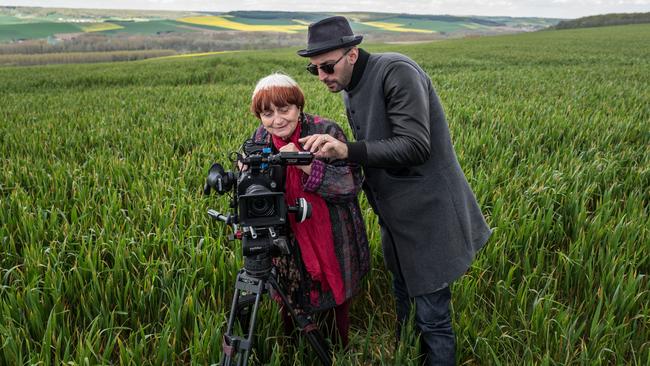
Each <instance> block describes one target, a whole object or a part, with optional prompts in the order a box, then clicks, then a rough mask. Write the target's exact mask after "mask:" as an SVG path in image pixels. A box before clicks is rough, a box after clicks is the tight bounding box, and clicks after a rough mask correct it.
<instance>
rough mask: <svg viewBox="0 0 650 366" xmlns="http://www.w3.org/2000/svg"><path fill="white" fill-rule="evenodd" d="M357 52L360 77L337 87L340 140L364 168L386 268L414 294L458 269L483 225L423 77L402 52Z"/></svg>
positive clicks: (480, 238)
mask: <svg viewBox="0 0 650 366" xmlns="http://www.w3.org/2000/svg"><path fill="white" fill-rule="evenodd" d="M364 53H365V52H363V51H362V57H361V58H360V60H359V61H361V62H362V64H361V67H360V68H359V69H360V70H363V74H362V76H361V77H360V78H359V75H356V81H355V76H353V83H356V85H352V88H351V89H350V90H347V91H343V93H342V94H343V101H344V103H345V107H346V111H347V115H348V121H349V123H350V126H351V128H352V131H353V133H354V135H355V137H356V140H357V142H356V143H351V144H349V145H348V147H349V152H350V156H349V159H350V160H351V161H353V162H358V163H360V164H362V165H363V167H364V172H365V177H366V181H365V185H364V191H365V192H366V195H367V197H368V200H369V202H370V204H371V205H372V207H373V209H374V210H375V212H376V213H377V214H378V215H379V219H380V224H381V229H382V247H383V251H384V259H385V262H386V265H387V267H388V268H389V269H390V270H391V271H392V272H393V273H394V274H396V275H401V276H403V278H404V280H405V283H406V286H407V289H408V292H409V295H410V296H411V297H412V296H418V295H422V294H426V293H430V292H433V291H436V290H438V289H440V288H442V287H444V286H446V285H449V284H451V282H452V281H454V280H455V279H457V278H458V277H460V276H461V275H462V274H463V273H465V271H467V269H468V268H469V266H470V264H471V262H472V260H473V259H474V256H475V253H476V252H477V251H478V250H479V249H480V248H481V247H482V246H483V245H484V244H485V243H486V242H487V240H488V238H489V237H490V234H491V230H490V229H489V227H488V226H487V224H486V223H485V219H484V218H483V215H482V214H481V211H480V209H479V206H478V203H477V202H476V198H475V197H474V193H473V192H472V190H471V188H470V187H469V184H468V183H467V180H466V178H465V175H464V173H463V171H462V170H461V167H460V165H459V164H458V160H457V159H456V154H455V152H454V147H453V145H452V143H451V138H450V135H449V128H448V126H447V121H446V119H445V116H444V112H443V109H442V106H441V105H440V101H439V100H438V97H437V95H436V93H435V91H434V88H433V86H432V83H431V80H430V78H429V77H428V75H427V74H426V73H425V72H424V71H423V70H422V69H421V68H420V67H419V66H418V65H417V64H416V63H415V62H414V61H413V60H411V59H409V58H407V57H406V56H404V55H401V54H397V53H385V54H371V55H369V57H368V54H367V53H365V57H364ZM366 60H367V63H366ZM364 64H365V69H364V68H363V65H364ZM358 72H359V70H358V69H357V66H356V65H355V73H358Z"/></svg>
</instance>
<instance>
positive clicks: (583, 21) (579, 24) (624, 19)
mask: <svg viewBox="0 0 650 366" xmlns="http://www.w3.org/2000/svg"><path fill="white" fill-rule="evenodd" d="M639 23H650V13H615V14H604V15H594V16H590V17H583V18H578V19H572V20H563V21H561V22H559V23H558V24H557V25H556V26H555V27H552V28H554V29H571V28H589V27H605V26H609V25H624V24H639Z"/></svg>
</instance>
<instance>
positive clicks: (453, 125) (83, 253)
mask: <svg viewBox="0 0 650 366" xmlns="http://www.w3.org/2000/svg"><path fill="white" fill-rule="evenodd" d="M648 44H650V25H636V26H620V27H608V28H597V29H584V30H572V31H548V32H537V33H530V34H521V35H516V36H499V37H485V38H472V39H464V40H450V41H440V42H435V43H429V44H420V45H403V46H388V45H368V46H367V47H366V48H367V49H368V50H369V51H371V52H380V51H398V52H403V53H405V54H407V55H409V56H411V57H412V58H414V59H415V60H416V61H418V62H419V63H420V64H421V65H422V66H423V68H424V69H425V70H426V71H427V72H428V74H429V75H430V76H431V78H432V80H433V83H434V85H435V86H436V88H437V91H438V93H439V95H440V97H441V100H442V103H443V105H444V107H445V111H446V114H447V117H448V120H449V125H450V129H451V134H452V138H453V141H454V145H455V148H456V151H457V153H458V157H459V160H460V162H461V165H462V166H463V168H464V170H465V173H466V175H467V177H468V180H469V182H470V184H471V185H472V187H473V189H474V191H475V193H476V195H477V197H478V199H479V201H480V204H481V206H482V209H483V211H484V213H485V214H486V216H487V220H488V223H489V224H490V226H491V227H493V228H494V235H493V237H492V238H491V239H490V242H489V243H488V244H487V246H486V247H485V248H484V249H483V250H482V251H481V252H480V253H479V254H478V256H477V259H476V261H475V262H474V264H473V266H472V267H471V268H470V270H469V271H468V273H467V274H466V275H465V276H463V277H462V278H461V279H460V280H459V281H457V282H456V283H454V284H453V286H452V289H453V321H454V327H455V330H456V332H457V357H458V363H459V364H470V365H497V364H505V365H522V364H526V365H533V364H534V365H537V364H540V365H552V364H555V365H569V364H575V365H599V364H603V365H609V364H629V365H648V364H650V305H649V304H650V283H649V280H648V272H649V270H650V260H649V258H650V256H649V255H648V253H650V215H649V213H650V207H649V205H650V88H649V87H648V86H649V85H650V72H648V70H650V47H648V46H647V45H648ZM295 51H296V50H295V49H291V50H276V51H263V52H239V53H232V54H222V55H216V56H209V57H197V58H179V59H165V60H146V61H136V62H128V63H106V64H79V65H51V66H43V67H4V68H0V85H2V88H0V121H1V123H0V159H1V160H0V165H1V166H2V169H1V170H0V319H2V321H0V365H21V364H37V363H38V364H45V365H49V364H57V365H58V364H70V365H77V364H128V365H152V364H156V365H158V364H181V363H193V364H210V363H216V362H218V360H219V357H220V349H221V336H222V332H223V331H224V324H225V322H226V315H227V311H228V308H229V306H230V301H231V296H232V291H233V283H234V279H235V275H236V273H237V270H238V269H239V268H240V267H241V265H242V256H241V251H240V245H239V243H238V242H229V241H227V240H226V239H225V235H226V234H227V230H226V229H224V228H223V227H222V225H220V224H219V223H216V222H213V221H211V220H210V219H209V218H208V216H207V215H206V210H207V209H208V208H215V209H218V210H220V211H223V210H224V209H226V208H227V207H226V203H227V199H226V197H216V196H212V197H207V198H206V197H203V196H202V195H201V191H202V185H203V181H204V178H205V175H206V173H207V170H208V168H209V166H210V164H211V163H212V162H213V161H220V162H226V161H227V157H228V155H229V152H230V151H233V150H235V149H236V148H237V147H238V145H239V144H240V143H241V142H242V141H243V140H244V139H245V138H246V137H247V136H249V134H250V132H251V131H252V130H253V129H254V128H256V126H257V122H256V120H255V119H254V118H253V117H252V116H251V115H250V112H248V103H249V101H250V95H251V92H252V90H253V87H254V85H255V83H256V81H257V80H258V79H259V78H260V77H263V76H265V75H267V74H269V73H271V72H274V71H284V72H286V73H289V74H290V75H292V76H294V77H295V78H296V79H297V81H298V82H299V83H300V84H301V85H302V87H303V90H304V91H305V94H306V97H307V105H306V110H307V111H308V112H311V113H317V114H321V115H324V116H327V117H330V118H333V119H335V120H337V121H339V122H340V123H342V124H343V125H346V124H347V123H346V120H345V112H344V109H343V105H342V102H341V100H340V96H338V95H335V94H330V93H329V92H327V91H326V88H325V87H324V86H323V85H320V84H319V82H318V80H316V79H315V78H314V77H312V76H310V75H309V74H308V73H306V72H305V71H304V66H305V64H306V63H307V62H306V60H304V59H301V58H299V57H298V56H296V55H295ZM346 130H348V128H347V125H346ZM348 131H349V130H348ZM404 204H408V202H405V203H404ZM362 206H363V209H364V212H365V213H366V216H365V217H366V221H367V225H368V228H369V235H370V239H371V246H372V252H373V256H372V260H373V269H372V272H371V273H370V274H369V276H367V278H366V282H365V286H364V291H363V293H362V294H361V295H360V296H359V297H358V298H357V300H356V302H355V303H354V304H353V307H352V329H351V350H350V351H349V352H347V353H344V352H342V351H340V350H337V351H336V352H335V359H336V364H338V365H358V364H366V365H376V364H377V365H415V364H417V363H416V362H415V361H414V359H415V357H417V349H416V347H414V346H413V344H415V342H414V341H413V338H414V337H415V335H414V334H413V332H412V331H410V332H408V334H407V336H406V338H407V339H406V342H403V343H402V344H400V345H399V346H398V347H397V349H395V348H394V344H393V332H394V320H395V318H394V312H393V308H392V307H393V300H392V297H391V296H389V295H387V294H390V293H391V290H390V286H389V278H390V276H389V274H388V273H387V272H386V270H385V269H384V267H383V264H382V259H381V252H380V244H379V233H378V228H377V218H376V217H375V216H374V215H373V214H372V213H371V211H370V209H369V208H368V205H367V203H366V202H365V199H362ZM414 220H417V218H414ZM258 319H259V326H258V332H257V338H256V342H257V343H256V347H255V354H254V356H253V357H254V359H255V360H257V361H259V362H260V363H261V362H263V363H268V364H271V365H301V364H304V365H311V364H314V363H315V357H314V356H313V352H312V351H311V350H310V349H309V347H308V345H307V344H306V343H305V342H304V341H299V342H298V343H296V344H294V343H292V342H291V341H290V340H288V339H286V338H284V337H283V336H282V326H281V322H280V317H279V315H278V312H277V305H275V304H274V303H273V302H272V301H270V300H268V301H264V303H263V306H262V308H261V309H260V313H259V314H258Z"/></svg>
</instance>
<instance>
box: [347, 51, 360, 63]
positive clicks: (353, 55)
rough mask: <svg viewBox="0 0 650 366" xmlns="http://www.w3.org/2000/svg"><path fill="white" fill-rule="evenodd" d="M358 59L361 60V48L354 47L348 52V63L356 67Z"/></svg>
mask: <svg viewBox="0 0 650 366" xmlns="http://www.w3.org/2000/svg"><path fill="white" fill-rule="evenodd" d="M358 59H359V48H358V47H352V49H351V50H350V52H348V61H349V62H350V64H352V65H354V64H355V63H356V62H357V60H358Z"/></svg>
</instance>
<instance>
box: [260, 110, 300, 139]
mask: <svg viewBox="0 0 650 366" xmlns="http://www.w3.org/2000/svg"><path fill="white" fill-rule="evenodd" d="M299 117H300V109H298V107H297V106H296V105H295V104H288V105H286V106H284V107H279V108H278V107H276V106H275V105H273V104H271V108H270V109H267V110H265V111H262V113H260V120H262V125H263V126H264V128H265V129H266V130H267V131H268V132H269V133H270V134H271V135H273V136H276V137H279V138H281V139H283V140H286V139H288V138H289V137H290V136H291V134H293V131H295V129H296V126H298V118H299Z"/></svg>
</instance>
